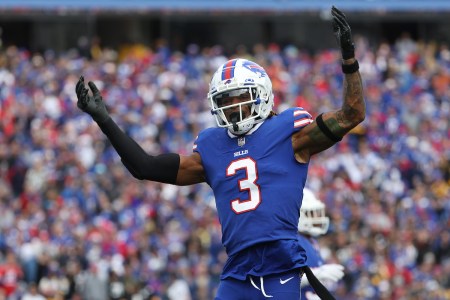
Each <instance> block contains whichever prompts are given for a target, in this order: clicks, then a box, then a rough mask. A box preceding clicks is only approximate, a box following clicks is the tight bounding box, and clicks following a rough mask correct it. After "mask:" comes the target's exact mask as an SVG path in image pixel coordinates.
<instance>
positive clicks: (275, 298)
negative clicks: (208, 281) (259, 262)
mask: <svg viewBox="0 0 450 300" xmlns="http://www.w3.org/2000/svg"><path fill="white" fill-rule="evenodd" d="M302 275H303V274H302V272H301V271H300V270H298V269H297V270H292V271H288V272H284V273H280V274H273V275H267V276H264V277H258V276H248V277H247V279H246V280H245V281H243V280H237V279H234V278H226V279H222V280H221V281H220V284H219V288H218V290H217V295H216V297H215V298H214V299H215V300H260V299H261V300H263V299H266V300H267V299H271V300H300V281H301V278H302Z"/></svg>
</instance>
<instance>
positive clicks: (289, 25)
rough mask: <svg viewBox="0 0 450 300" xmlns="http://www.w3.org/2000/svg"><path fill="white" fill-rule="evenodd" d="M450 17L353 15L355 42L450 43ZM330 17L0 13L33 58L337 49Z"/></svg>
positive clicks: (7, 30)
mask: <svg viewBox="0 0 450 300" xmlns="http://www.w3.org/2000/svg"><path fill="white" fill-rule="evenodd" d="M449 16H450V12H443V13H437V12H422V13H417V12H416V13H415V12H389V13H383V14H379V13H377V12H376V11H375V12H351V14H349V20H350V22H351V24H352V30H353V32H354V35H358V34H361V35H363V36H365V37H366V38H368V40H369V42H371V43H374V44H377V43H379V42H380V41H382V40H387V41H388V42H393V41H395V39H396V38H398V37H399V36H400V35H401V34H402V33H404V32H409V34H410V36H411V37H412V38H413V39H415V40H424V41H431V40H434V41H438V42H443V43H448V42H449V41H450V31H449V30H447V29H448V27H449V22H450V17H449ZM330 26H331V25H330V21H329V16H327V14H326V13H323V12H321V11H308V12H294V13H261V12H220V11H219V12H215V13H211V12H210V13H201V12H170V13H162V12H160V11H155V12H152V11H145V13H139V12H128V13H111V12H103V13H102V12H101V11H100V12H89V11H87V12H84V13H81V12H79V11H78V12H65V13H61V12H58V13H57V12H52V11H50V12H48V11H45V12H43V11H40V12H39V11H38V12H36V11H32V12H27V13H23V12H17V11H14V12H10V11H8V12H5V11H3V12H1V11H0V28H1V35H0V37H1V40H2V43H3V46H7V45H17V46H20V47H26V48H28V49H30V50H32V51H44V50H46V49H52V50H55V51H56V52H61V51H65V50H68V49H70V48H74V47H77V46H78V43H79V41H80V37H86V38H87V39H88V40H89V41H92V39H94V38H98V40H99V41H100V43H101V46H103V47H110V48H117V47H119V46H121V45H123V44H130V43H141V44H144V45H148V46H152V45H154V44H155V43H156V42H157V41H158V40H159V39H161V38H162V39H164V40H165V41H167V42H168V44H169V46H170V48H171V49H173V50H181V51H183V50H185V49H186V46H187V45H188V44H190V43H196V44H198V45H199V46H202V47H204V46H213V45H221V46H223V47H224V49H225V50H226V51H234V50H235V49H236V47H237V46H238V45H244V46H247V47H251V46H252V45H254V44H256V43H263V44H267V43H270V42H275V43H278V44H280V45H286V44H293V45H296V46H298V47H302V48H304V49H310V50H318V49H321V48H328V47H335V41H334V38H333V35H332V31H331V28H330Z"/></svg>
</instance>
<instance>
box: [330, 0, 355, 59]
mask: <svg viewBox="0 0 450 300" xmlns="http://www.w3.org/2000/svg"><path fill="white" fill-rule="evenodd" d="M331 16H332V17H333V32H334V35H335V36H336V40H337V43H338V45H339V46H340V47H341V52H342V58H343V59H350V58H354V57H355V45H354V44H353V40H352V31H351V30H350V25H348V23H347V19H346V17H345V15H344V13H343V12H341V11H340V10H339V9H337V8H336V7H334V6H333V7H332V8H331Z"/></svg>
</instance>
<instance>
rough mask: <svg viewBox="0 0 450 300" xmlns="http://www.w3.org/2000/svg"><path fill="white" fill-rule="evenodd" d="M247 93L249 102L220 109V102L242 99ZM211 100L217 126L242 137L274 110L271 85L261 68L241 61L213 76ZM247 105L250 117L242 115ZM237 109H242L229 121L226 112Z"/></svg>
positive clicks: (210, 92) (231, 61)
mask: <svg viewBox="0 0 450 300" xmlns="http://www.w3.org/2000/svg"><path fill="white" fill-rule="evenodd" d="M244 93H245V94H247V93H249V94H250V97H249V99H248V100H247V101H244V102H240V103H236V104H231V105H226V106H223V105H221V99H224V98H227V97H239V96H241V95H244ZM247 95H248V94H247ZM208 100H209V101H210V105H211V113H212V114H213V115H214V117H215V118H216V122H217V125H218V126H219V127H226V128H228V130H229V131H230V132H231V133H233V134H235V135H242V134H245V133H247V132H248V131H249V130H250V129H252V128H253V127H254V126H255V125H256V124H258V123H261V122H263V121H264V120H265V119H266V118H267V117H268V116H269V114H270V111H271V110H272V107H273V93H272V82H271V81H270V78H269V76H268V75H267V73H266V71H265V70H264V69H263V68H262V67H261V66H260V65H258V64H256V63H254V62H252V61H249V60H246V59H242V58H238V59H232V60H229V61H227V62H226V63H224V64H223V65H221V66H220V67H219V68H218V69H217V71H216V72H215V73H214V75H213V78H212V80H211V83H210V85H209V93H208ZM246 105H247V106H249V107H250V115H249V116H246V115H244V114H243V111H242V107H245V106H246ZM235 107H239V109H238V110H237V111H239V113H234V114H232V115H231V117H230V119H231V120H228V119H227V117H226V115H225V113H224V111H225V110H227V109H233V108H235Z"/></svg>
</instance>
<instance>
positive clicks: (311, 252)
mask: <svg viewBox="0 0 450 300" xmlns="http://www.w3.org/2000/svg"><path fill="white" fill-rule="evenodd" d="M329 224H330V219H329V218H328V217H327V216H326V213H325V204H324V203H323V202H321V201H320V200H318V199H317V198H316V196H315V195H314V194H313V192H312V191H311V190H310V189H308V188H304V189H303V200H302V206H301V207H300V219H299V221H298V232H299V233H300V234H299V240H300V244H301V245H302V247H303V249H305V252H306V256H307V257H308V260H307V264H308V266H309V267H310V268H311V270H312V272H313V273H314V275H315V276H316V278H317V279H318V280H320V281H321V282H322V283H323V284H325V285H327V284H330V283H333V282H337V281H338V280H340V279H341V278H342V277H343V276H344V266H342V265H340V264H324V261H323V259H322V256H321V254H320V250H319V246H318V241H317V239H316V238H317V237H319V236H321V235H324V234H326V233H327V231H328V226H329ZM301 288H302V292H301V293H302V298H301V299H306V300H316V299H320V298H319V297H318V296H317V294H316V292H315V291H314V289H313V288H312V287H311V285H310V284H309V281H308V278H304V279H303V280H302V282H301Z"/></svg>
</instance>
